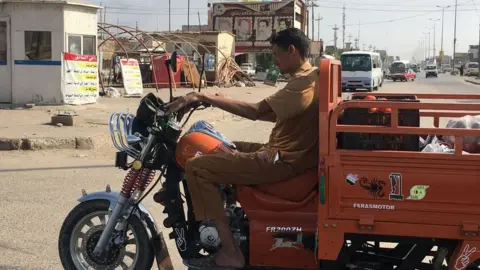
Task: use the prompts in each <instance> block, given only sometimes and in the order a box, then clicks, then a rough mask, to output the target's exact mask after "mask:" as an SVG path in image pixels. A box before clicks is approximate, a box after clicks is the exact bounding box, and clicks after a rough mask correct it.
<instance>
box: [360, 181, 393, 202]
mask: <svg viewBox="0 0 480 270" xmlns="http://www.w3.org/2000/svg"><path fill="white" fill-rule="evenodd" d="M386 184H387V183H385V181H380V180H377V179H375V178H374V179H373V180H371V181H370V180H368V179H367V178H365V177H363V178H362V179H361V180H360V186H361V187H362V188H364V189H366V190H368V194H369V195H370V196H372V197H373V198H375V199H377V198H382V197H383V196H385V192H384V191H383V188H384V187H385V185H386Z"/></svg>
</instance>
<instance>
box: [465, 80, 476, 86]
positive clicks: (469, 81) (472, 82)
mask: <svg viewBox="0 0 480 270" xmlns="http://www.w3.org/2000/svg"><path fill="white" fill-rule="evenodd" d="M465 81H466V82H467V83H471V84H475V85H480V82H476V81H472V80H468V79H467V80H465Z"/></svg>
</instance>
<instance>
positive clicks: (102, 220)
mask: <svg viewBox="0 0 480 270" xmlns="http://www.w3.org/2000/svg"><path fill="white" fill-rule="evenodd" d="M98 218H99V219H100V224H102V225H105V224H107V222H106V221H105V216H104V215H101V216H98Z"/></svg>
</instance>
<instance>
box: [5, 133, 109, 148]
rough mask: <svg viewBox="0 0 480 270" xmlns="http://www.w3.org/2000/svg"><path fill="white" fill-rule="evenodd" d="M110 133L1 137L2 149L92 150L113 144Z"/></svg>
mask: <svg viewBox="0 0 480 270" xmlns="http://www.w3.org/2000/svg"><path fill="white" fill-rule="evenodd" d="M110 141H111V138H110V134H101V135H97V136H90V137H43V138H22V139H19V138H14V139H9V138H0V151H13V150H49V149H80V150H92V149H94V148H101V147H105V146H110V145H111V142H110Z"/></svg>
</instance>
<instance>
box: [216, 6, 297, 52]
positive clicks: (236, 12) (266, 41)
mask: <svg viewBox="0 0 480 270" xmlns="http://www.w3.org/2000/svg"><path fill="white" fill-rule="evenodd" d="M294 13H295V0H287V1H279V2H269V3H265V2H263V3H262V2H251V3H250V2H246V3H215V4H213V6H212V16H213V22H214V25H213V29H212V30H214V31H229V32H232V33H233V34H235V36H236V42H235V51H236V52H262V51H266V52H268V51H271V45H270V40H271V38H272V35H273V34H274V33H276V32H278V31H281V30H283V29H286V28H289V27H293V20H294Z"/></svg>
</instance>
